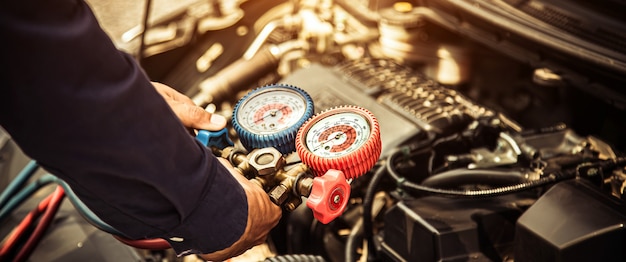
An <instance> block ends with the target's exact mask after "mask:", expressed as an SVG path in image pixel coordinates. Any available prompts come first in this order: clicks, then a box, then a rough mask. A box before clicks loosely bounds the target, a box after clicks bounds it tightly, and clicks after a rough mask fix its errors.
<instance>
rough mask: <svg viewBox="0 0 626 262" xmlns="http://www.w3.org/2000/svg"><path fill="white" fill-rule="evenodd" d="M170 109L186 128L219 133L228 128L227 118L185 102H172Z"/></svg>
mask: <svg viewBox="0 0 626 262" xmlns="http://www.w3.org/2000/svg"><path fill="white" fill-rule="evenodd" d="M170 107H171V108H172V110H173V111H174V113H175V114H176V116H178V118H179V119H180V121H181V122H182V123H183V125H184V126H186V127H191V128H195V129H206V130H210V131H217V130H220V129H222V128H224V127H226V118H224V117H223V116H221V115H218V114H211V113H209V112H207V111H206V110H204V109H202V108H201V107H199V106H195V105H193V103H192V104H188V103H183V102H170Z"/></svg>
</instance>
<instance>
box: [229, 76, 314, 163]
mask: <svg viewBox="0 0 626 262" xmlns="http://www.w3.org/2000/svg"><path fill="white" fill-rule="evenodd" d="M272 89H276V90H278V91H280V90H281V89H283V90H288V91H293V92H295V93H297V94H298V95H300V96H302V98H304V101H305V103H306V105H305V109H304V114H303V115H302V117H301V118H300V119H298V121H297V122H296V123H295V124H293V125H292V126H290V127H287V128H285V129H283V130H280V131H277V132H275V133H268V134H258V133H257V132H254V131H251V130H249V129H248V128H245V127H244V126H242V124H241V123H240V121H239V120H238V119H237V115H238V113H239V110H240V108H241V106H242V105H243V104H244V103H245V102H246V101H247V100H248V99H250V98H252V97H254V96H255V95H257V94H261V93H264V92H271V90H272ZM313 107H314V106H313V99H312V98H311V96H310V95H309V94H308V93H307V92H306V91H304V90H302V89H300V88H298V87H296V86H293V85H289V84H270V85H265V86H262V87H259V88H256V89H253V90H252V91H250V92H249V93H248V94H246V95H245V96H243V97H242V98H241V99H239V101H238V102H237V104H236V105H235V110H234V111H233V116H232V121H233V128H234V129H235V131H236V132H237V135H238V136H239V140H240V141H241V144H242V145H243V146H244V147H245V148H246V149H247V150H249V151H251V150H252V149H255V148H265V147H274V148H276V149H277V150H278V151H279V152H281V153H282V154H289V153H292V152H294V151H296V146H295V140H296V134H297V133H298V129H300V126H302V125H303V124H304V122H306V120H308V119H309V118H310V117H311V116H313V112H314V108H313Z"/></svg>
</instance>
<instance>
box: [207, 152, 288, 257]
mask: <svg viewBox="0 0 626 262" xmlns="http://www.w3.org/2000/svg"><path fill="white" fill-rule="evenodd" d="M218 159H219V160H220V162H221V163H222V164H223V165H224V166H226V167H227V168H228V170H230V173H231V174H232V175H233V176H234V177H235V178H236V179H237V181H239V184H241V186H242V187H243V189H244V191H246V197H247V198H248V224H247V225H246V230H245V232H243V235H241V238H239V240H237V241H236V242H235V243H234V244H233V245H232V246H230V247H228V248H225V249H222V250H220V251H216V252H213V253H211V254H202V255H200V256H201V257H202V258H203V259H205V260H208V261H222V260H225V259H228V258H231V257H235V256H238V255H241V254H243V253H244V252H246V250H248V249H250V248H252V247H253V246H256V245H260V244H263V242H265V240H266V238H267V235H268V234H269V232H270V230H271V229H272V228H274V227H275V226H276V225H277V224H278V221H279V220H280V217H281V215H282V213H281V209H280V207H279V206H277V205H275V204H274V203H272V201H271V200H270V198H269V196H268V195H267V193H265V191H263V189H262V188H261V187H259V186H258V185H256V184H253V183H252V182H250V181H248V179H246V178H245V177H244V176H243V175H242V174H241V173H240V172H239V171H238V170H236V169H234V168H233V167H232V165H230V163H229V162H228V160H226V159H223V158H218Z"/></svg>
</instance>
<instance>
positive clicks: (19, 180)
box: [0, 160, 39, 220]
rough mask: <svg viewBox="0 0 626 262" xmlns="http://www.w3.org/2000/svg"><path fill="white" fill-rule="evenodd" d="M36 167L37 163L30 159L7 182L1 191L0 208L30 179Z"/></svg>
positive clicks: (37, 167)
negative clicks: (9, 181)
mask: <svg viewBox="0 0 626 262" xmlns="http://www.w3.org/2000/svg"><path fill="white" fill-rule="evenodd" d="M38 169H39V165H38V164H37V162H36V161H34V160H31V161H30V162H29V163H28V164H27V165H26V166H25V167H24V168H23V169H22V171H20V173H19V174H18V175H17V176H16V177H15V178H14V179H13V180H12V181H11V183H9V185H8V186H7V188H6V189H5V190H4V191H2V194H1V195H0V208H4V205H6V204H7V202H9V200H11V198H12V197H13V195H15V193H16V192H17V191H18V190H20V188H22V187H23V186H24V184H25V183H26V181H28V179H30V178H31V177H32V176H33V174H35V172H36V171H37V170H38ZM0 220H1V219H0Z"/></svg>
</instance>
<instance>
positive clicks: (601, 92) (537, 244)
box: [117, 0, 626, 261]
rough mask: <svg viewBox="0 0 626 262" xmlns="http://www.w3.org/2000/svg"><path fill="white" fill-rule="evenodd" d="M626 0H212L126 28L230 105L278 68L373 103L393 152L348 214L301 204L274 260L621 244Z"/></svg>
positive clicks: (505, 252)
mask: <svg viewBox="0 0 626 262" xmlns="http://www.w3.org/2000/svg"><path fill="white" fill-rule="evenodd" d="M148 1H149V0H148ZM148 6H149V5H148ZM624 7H626V4H624V3H623V2H620V1H613V0H605V1H600V2H594V3H591V2H587V1H578V0H569V1H557V0H542V1H536V0H496V1H490V0H449V1H436V0H413V1H402V2H397V1H386V0H380V1H373V0H369V1H368V0H332V1H331V0H292V1H280V0H268V1H241V0H239V1H237V0H233V1H229V0H214V1H202V2H196V3H193V4H190V5H189V6H188V7H187V8H185V9H183V10H182V11H177V12H173V13H171V14H168V15H167V16H164V17H160V18H159V19H156V21H155V20H154V19H152V20H150V21H154V22H153V23H152V24H150V25H149V26H148V27H146V28H147V30H146V31H145V33H141V32H139V31H137V29H136V28H135V31H133V30H131V31H129V35H130V36H128V35H125V36H124V37H126V38H124V37H122V38H121V39H117V41H118V42H117V44H118V45H119V47H120V49H122V50H124V51H127V52H129V53H131V54H133V55H134V56H135V57H136V58H137V59H138V61H139V62H140V64H141V65H142V66H143V68H144V70H145V72H146V74H147V75H148V76H149V77H150V78H151V80H153V81H158V82H162V83H165V84H167V85H169V86H172V87H175V88H177V89H178V90H179V91H180V92H182V93H185V94H186V95H188V96H189V97H191V98H192V99H193V100H194V102H195V103H196V104H198V105H201V106H203V107H206V108H207V110H209V111H211V112H214V113H216V114H221V115H223V116H225V117H227V118H229V119H231V118H232V117H233V115H234V114H233V111H234V110H235V108H236V107H237V103H238V101H239V100H240V99H241V98H242V97H244V96H245V94H247V93H248V92H250V91H251V90H254V89H256V88H259V87H263V86H267V85H271V84H276V83H280V84H287V85H293V86H296V87H298V88H300V89H302V90H303V91H304V92H306V93H307V94H308V95H310V97H311V98H312V101H313V104H314V113H315V114H318V113H320V112H323V111H324V110H328V109H332V108H336V107H340V106H344V105H354V106H358V107H361V108H365V109H367V110H369V111H370V112H371V113H372V114H373V115H374V116H376V118H377V119H378V121H379V123H380V135H381V140H382V150H381V154H380V158H379V159H378V160H377V162H376V163H375V164H374V167H372V168H371V169H370V170H368V171H367V172H366V173H365V174H363V175H362V176H360V177H356V178H354V179H352V180H351V181H350V187H351V192H352V193H351V194H350V199H349V201H348V204H347V206H346V208H345V211H344V212H343V214H341V216H339V217H337V218H336V219H334V220H333V221H332V222H330V223H320V222H319V221H317V219H316V218H314V217H313V214H312V213H311V210H309V209H308V208H307V207H306V206H305V205H300V206H298V207H297V208H293V210H289V212H288V213H287V214H284V215H283V219H282V220H281V223H280V224H279V226H277V227H276V229H275V230H274V232H273V233H272V235H271V239H269V240H268V241H269V243H270V247H271V251H272V253H273V256H274V257H273V258H267V259H268V260H270V261H624V260H625V259H626V251H625V250H626V249H624V247H626V232H625V230H624V223H625V222H626V208H625V207H626V206H625V204H624V201H625V200H626V194H625V193H624V188H626V155H624V150H626V136H625V134H626V92H625V91H624V90H623V87H624V85H625V84H626V48H624V47H625V46H626V44H625V43H626V34H625V33H624V32H626V21H624V19H623V18H622V15H623V14H622V12H620V11H619V10H625V9H624ZM146 19H148V18H146ZM133 32H134V34H133ZM137 32H139V33H137ZM231 120H232V119H231ZM228 130H229V132H228V136H229V137H230V138H231V139H232V140H233V141H234V142H235V144H238V145H239V146H240V145H241V141H240V140H241V137H239V135H238V133H237V132H235V129H234V128H233V126H232V125H230V126H229V128H228ZM285 155H286V159H287V160H288V161H292V160H291V159H293V158H296V160H293V161H296V162H297V161H298V160H297V155H296V154H295V153H286V154H285ZM272 259H273V260H272ZM281 259H283V260H281Z"/></svg>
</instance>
